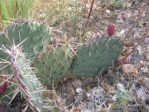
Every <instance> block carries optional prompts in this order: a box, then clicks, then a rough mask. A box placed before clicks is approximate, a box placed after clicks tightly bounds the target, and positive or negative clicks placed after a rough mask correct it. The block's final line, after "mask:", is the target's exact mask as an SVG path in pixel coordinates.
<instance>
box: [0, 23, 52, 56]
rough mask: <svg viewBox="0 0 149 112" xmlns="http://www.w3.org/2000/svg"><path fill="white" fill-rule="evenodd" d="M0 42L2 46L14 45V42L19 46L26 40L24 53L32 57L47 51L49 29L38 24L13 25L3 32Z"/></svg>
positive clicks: (0, 35)
mask: <svg viewBox="0 0 149 112" xmlns="http://www.w3.org/2000/svg"><path fill="white" fill-rule="evenodd" d="M25 39H26V40H25ZM0 40H1V41H0V46H1V45H12V44H13V41H14V42H15V44H19V43H21V42H22V41H24V40H25V41H24V43H23V47H24V52H25V53H29V54H30V55H31V56H32V55H34V54H36V53H39V52H41V51H43V50H45V49H46V47H47V45H48V42H49V40H50V35H49V28H48V27H47V26H45V25H43V24H39V23H37V22H22V23H21V22H20V23H19V22H18V23H13V24H12V25H10V26H9V27H8V28H7V29H6V30H5V32H1V34H0Z"/></svg>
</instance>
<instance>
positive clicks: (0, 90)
mask: <svg viewBox="0 0 149 112" xmlns="http://www.w3.org/2000/svg"><path fill="white" fill-rule="evenodd" d="M7 86H8V85H7V82H4V83H3V84H2V85H0V94H2V93H4V92H5V91H6V89H7Z"/></svg>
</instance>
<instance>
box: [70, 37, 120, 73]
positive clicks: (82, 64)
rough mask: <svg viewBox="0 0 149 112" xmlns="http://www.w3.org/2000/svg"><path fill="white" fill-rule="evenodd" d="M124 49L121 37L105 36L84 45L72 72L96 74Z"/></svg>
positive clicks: (75, 59) (73, 64)
mask: <svg viewBox="0 0 149 112" xmlns="http://www.w3.org/2000/svg"><path fill="white" fill-rule="evenodd" d="M121 50H122V44H121V43H120V41H119V39H116V38H111V39H109V38H107V37H103V38H101V39H100V40H98V41H97V42H91V43H90V44H89V45H84V46H82V48H81V49H79V50H78V53H77V56H76V57H75V58H74V60H73V63H72V73H73V74H76V75H77V76H95V75H98V74H99V73H100V72H102V71H104V70H106V69H107V68H108V67H109V66H111V65H112V64H113V63H114V62H115V60H116V59H117V58H118V56H119V54H120V52H121Z"/></svg>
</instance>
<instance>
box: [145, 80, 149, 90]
mask: <svg viewBox="0 0 149 112" xmlns="http://www.w3.org/2000/svg"><path fill="white" fill-rule="evenodd" d="M144 84H145V86H146V87H147V88H149V78H144Z"/></svg>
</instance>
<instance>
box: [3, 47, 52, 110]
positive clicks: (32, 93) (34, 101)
mask: <svg viewBox="0 0 149 112" xmlns="http://www.w3.org/2000/svg"><path fill="white" fill-rule="evenodd" d="M5 52H6V53H8V54H9V55H10V56H11V63H12V68H13V71H14V78H15V80H16V81H17V85H18V88H19V90H20V92H21V93H22V94H23V96H24V98H25V100H26V102H27V103H28V105H29V106H30V108H31V109H32V110H33V111H34V112H47V111H48V109H50V106H49V105H52V103H51V102H49V101H48V99H46V100H45V98H44V96H43V93H44V92H45V91H46V89H45V88H44V87H43V85H42V84H41V83H40V81H39V80H38V78H37V77H36V75H35V74H34V72H33V71H32V68H31V67H30V61H29V60H27V59H26V56H25V54H24V53H23V52H22V51H21V49H20V48H19V47H17V46H15V45H14V46H13V47H11V49H10V50H9V49H7V48H5ZM50 103H51V104H50ZM47 108H48V109H47Z"/></svg>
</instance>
